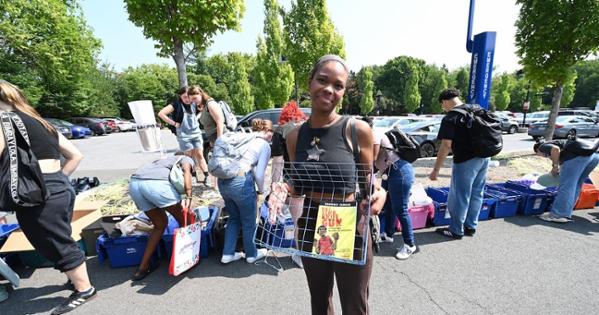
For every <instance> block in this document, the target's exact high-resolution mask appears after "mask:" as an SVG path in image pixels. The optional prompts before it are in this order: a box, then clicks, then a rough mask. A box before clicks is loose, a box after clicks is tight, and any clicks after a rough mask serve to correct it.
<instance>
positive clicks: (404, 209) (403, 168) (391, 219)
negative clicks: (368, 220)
mask: <svg viewBox="0 0 599 315" xmlns="http://www.w3.org/2000/svg"><path fill="white" fill-rule="evenodd" d="M387 176H388V178H387V180H383V183H382V186H383V188H384V189H386V190H387V192H388V193H389V198H387V200H386V201H385V206H384V208H383V209H384V211H385V233H386V234H387V235H389V236H391V235H393V234H395V224H394V223H395V218H399V222H400V223H401V236H402V237H403V242H404V243H405V244H407V245H409V246H414V231H413V230H412V219H411V218H410V214H409V211H408V201H409V198H410V189H411V188H412V184H414V168H413V167H412V164H410V163H408V162H406V161H404V160H398V161H396V162H395V163H393V164H392V165H390V166H389V169H388V170H387Z"/></svg>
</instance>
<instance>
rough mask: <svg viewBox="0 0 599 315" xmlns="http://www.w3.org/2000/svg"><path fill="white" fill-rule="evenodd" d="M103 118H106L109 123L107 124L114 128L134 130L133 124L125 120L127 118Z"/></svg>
mask: <svg viewBox="0 0 599 315" xmlns="http://www.w3.org/2000/svg"><path fill="white" fill-rule="evenodd" d="M104 120H106V121H107V122H108V124H109V126H111V127H113V126H114V129H116V130H118V131H120V132H122V131H135V124H134V123H132V122H130V121H127V120H123V119H120V118H118V117H116V118H104Z"/></svg>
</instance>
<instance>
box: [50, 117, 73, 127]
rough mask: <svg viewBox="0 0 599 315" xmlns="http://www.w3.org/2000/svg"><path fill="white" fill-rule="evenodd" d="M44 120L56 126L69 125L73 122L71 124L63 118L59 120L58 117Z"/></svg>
mask: <svg viewBox="0 0 599 315" xmlns="http://www.w3.org/2000/svg"><path fill="white" fill-rule="evenodd" d="M46 121H48V122H49V123H51V124H53V125H56V126H61V127H71V126H73V124H71V123H70V122H68V121H64V120H60V119H56V118H46Z"/></svg>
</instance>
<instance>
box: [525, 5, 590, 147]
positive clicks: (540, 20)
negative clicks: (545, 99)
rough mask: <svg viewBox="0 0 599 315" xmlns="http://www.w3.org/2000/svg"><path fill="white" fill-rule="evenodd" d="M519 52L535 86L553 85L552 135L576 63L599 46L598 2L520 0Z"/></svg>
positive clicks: (549, 130) (549, 135)
mask: <svg viewBox="0 0 599 315" xmlns="http://www.w3.org/2000/svg"><path fill="white" fill-rule="evenodd" d="M516 3H517V4H519V5H520V15H519V17H518V20H517V22H516V27H517V31H516V47H517V53H518V55H519V56H520V58H521V64H522V65H523V66H524V72H525V73H526V76H527V77H529V78H530V79H531V80H532V81H533V83H535V85H539V86H545V85H551V86H553V87H554V92H553V97H552V101H551V113H550V115H549V120H548V126H547V130H546V132H545V138H546V139H549V140H550V139H552V138H553V132H554V130H555V119H556V117H557V112H558V110H559V108H560V104H561V99H562V94H563V90H564V84H565V83H566V82H567V81H568V79H569V78H570V76H572V75H573V73H572V72H573V67H574V65H575V64H576V63H577V62H579V61H581V60H584V59H585V58H586V57H587V56H588V55H589V54H591V53H593V52H596V51H597V50H598V49H599V1H597V0H570V1H560V0H546V1H535V0H517V1H516Z"/></svg>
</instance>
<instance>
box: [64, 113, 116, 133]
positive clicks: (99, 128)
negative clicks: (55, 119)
mask: <svg viewBox="0 0 599 315" xmlns="http://www.w3.org/2000/svg"><path fill="white" fill-rule="evenodd" d="M69 122H71V123H73V124H75V125H80V126H84V127H87V128H89V129H91V131H92V136H95V135H103V134H107V133H108V132H107V128H106V123H105V122H104V120H102V119H99V118H90V117H73V118H71V119H69Z"/></svg>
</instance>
